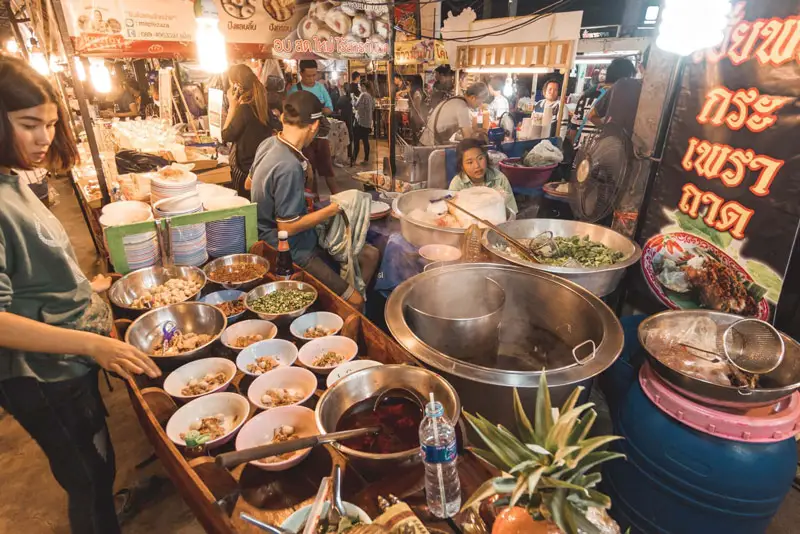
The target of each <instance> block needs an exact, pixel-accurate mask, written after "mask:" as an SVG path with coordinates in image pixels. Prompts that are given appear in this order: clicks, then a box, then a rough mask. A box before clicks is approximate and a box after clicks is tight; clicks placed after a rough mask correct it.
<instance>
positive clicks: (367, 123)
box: [350, 80, 375, 165]
mask: <svg viewBox="0 0 800 534" xmlns="http://www.w3.org/2000/svg"><path fill="white" fill-rule="evenodd" d="M361 86H362V87H363V88H364V90H363V91H361V94H360V95H359V96H358V98H357V100H356V103H355V115H356V122H355V127H354V128H353V129H354V131H355V136H356V138H355V142H354V143H353V159H352V161H351V162H350V165H353V164H355V161H356V160H357V159H358V152H359V143H361V144H363V145H364V161H363V163H362V165H369V148H370V147H369V134H370V133H371V132H372V118H373V116H374V113H375V96H374V95H373V90H372V82H370V81H369V80H364V81H363V82H362V84H361Z"/></svg>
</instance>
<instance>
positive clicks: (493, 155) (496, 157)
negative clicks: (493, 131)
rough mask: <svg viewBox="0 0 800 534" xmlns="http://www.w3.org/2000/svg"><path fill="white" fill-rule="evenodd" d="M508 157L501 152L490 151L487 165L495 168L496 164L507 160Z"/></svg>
mask: <svg viewBox="0 0 800 534" xmlns="http://www.w3.org/2000/svg"><path fill="white" fill-rule="evenodd" d="M507 159H508V156H507V155H505V154H503V153H502V152H498V151H497V150H490V151H489V164H490V165H491V166H492V167H497V164H498V163H500V162H501V161H504V160H507Z"/></svg>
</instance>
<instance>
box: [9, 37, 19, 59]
mask: <svg viewBox="0 0 800 534" xmlns="http://www.w3.org/2000/svg"><path fill="white" fill-rule="evenodd" d="M6 52H8V53H9V54H12V55H15V54H17V53H18V52H19V43H18V42H17V40H16V39H9V40H8V41H6Z"/></svg>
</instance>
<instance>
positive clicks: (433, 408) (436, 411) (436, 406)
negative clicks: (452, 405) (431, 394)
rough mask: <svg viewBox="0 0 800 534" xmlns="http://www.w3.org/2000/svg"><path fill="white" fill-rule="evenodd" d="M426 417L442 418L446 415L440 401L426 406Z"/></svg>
mask: <svg viewBox="0 0 800 534" xmlns="http://www.w3.org/2000/svg"><path fill="white" fill-rule="evenodd" d="M425 415H427V416H428V417H441V416H443V415H444V406H442V403H441V402H438V401H433V402H429V403H428V404H427V405H426V406H425Z"/></svg>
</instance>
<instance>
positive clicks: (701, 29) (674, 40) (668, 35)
mask: <svg viewBox="0 0 800 534" xmlns="http://www.w3.org/2000/svg"><path fill="white" fill-rule="evenodd" d="M730 12H731V4H730V1H729V0H705V1H704V2H697V1H696V0H667V2H666V4H665V6H664V9H663V11H662V12H661V25H660V26H659V29H658V39H656V45H657V46H658V47H659V48H661V49H662V50H666V51H667V52H673V53H675V54H679V55H682V56H688V55H690V54H693V53H694V52H697V51H698V50H703V49H705V48H711V47H713V46H716V45H718V44H719V43H721V42H722V39H724V37H725V28H726V26H727V25H728V15H729V14H730Z"/></svg>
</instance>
